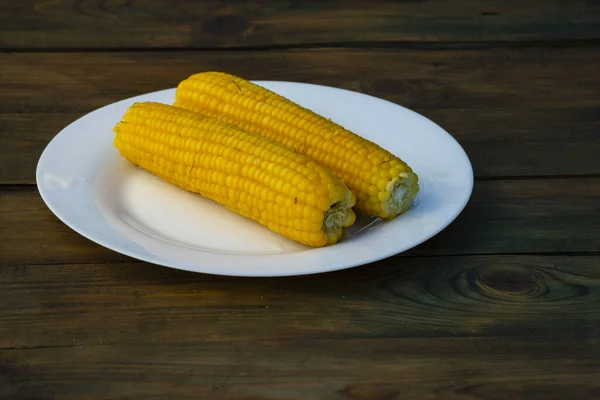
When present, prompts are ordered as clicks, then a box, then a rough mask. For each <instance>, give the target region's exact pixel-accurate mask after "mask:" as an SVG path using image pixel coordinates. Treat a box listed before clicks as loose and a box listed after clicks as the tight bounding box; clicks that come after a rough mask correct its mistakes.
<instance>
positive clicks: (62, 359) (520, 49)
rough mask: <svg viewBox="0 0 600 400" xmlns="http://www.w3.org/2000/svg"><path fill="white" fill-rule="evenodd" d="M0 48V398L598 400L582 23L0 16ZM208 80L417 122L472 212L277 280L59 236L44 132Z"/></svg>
mask: <svg viewBox="0 0 600 400" xmlns="http://www.w3.org/2000/svg"><path fill="white" fill-rule="evenodd" d="M0 47H1V49H2V52H0V184H1V186H0V398H2V399H10V400H12V399H24V400H27V399H28V400H48V399H78V400H81V399H199V398H202V399H204V398H206V399H246V400H250V399H270V400H275V399H281V400H290V399H324V400H338V399H340V400H341V399H349V400H363V399H387V400H391V399H396V400H399V399H456V400H458V399H464V400H467V399H469V400H472V399H490V400H492V399H494V400H495V399H521V398H527V399H531V398H540V399H566V398H568V399H592V398H600V365H599V359H600V342H599V340H600V217H599V214H600V157H599V156H600V3H599V2H598V1H593V0H587V1H584V0H574V1H554V0H532V1H526V2H523V3H521V2H517V1H494V0H486V1H466V0H463V1H461V0H430V1H397V2H392V1H350V2H334V1H322V2H305V1H281V2H266V1H264V2H263V1H261V2H259V1H251V2H242V1H229V2H224V1H217V0H210V1H202V2H192V1H179V0H171V1H162V2H161V1H153V2H142V1H117V0H114V1H113V0H108V1H100V0H89V1H88V0H86V1H74V0H71V1H68V0H53V1H42V0H23V1H21V2H15V1H10V0H1V1H0ZM207 69H219V70H226V71H229V72H232V73H234V74H239V75H242V76H244V77H247V78H249V79H273V80H291V81H302V82H312V83H317V84H326V85H331V86H336V87H341V88H345V89H350V90H354V91H359V92H363V93H368V94H372V95H375V96H378V97H381V98H384V99H387V100H390V101H393V102H396V103H398V104H401V105H404V106H407V107H409V108H411V109H414V110H416V111H418V112H420V113H422V114H423V115H425V116H426V117H428V118H430V119H432V120H433V121H435V122H437V123H439V124H440V125H441V126H443V127H444V128H446V129H447V130H448V131H449V132H451V133H452V134H453V135H454V137H456V139H457V140H458V141H459V142H460V143H461V145H462V146H464V148H465V149H466V151H467V153H468V154H469V156H470V158H471V161H472V163H473V166H474V170H475V174H476V182H475V188H474V193H473V196H472V199H471V201H470V203H469V205H468V206H467V208H466V209H465V211H464V213H463V214H462V215H461V216H460V217H459V218H458V219H457V220H456V221H455V222H454V223H453V224H452V225H451V226H450V227H449V228H447V229H446V230H445V231H444V232H442V233H441V234H440V235H438V236H437V237H435V238H433V239H431V240H430V241H428V242H427V243H425V244H423V245H421V246H419V247H417V248H415V249H413V250H411V251H409V252H407V253H404V254H401V255H399V256H396V257H392V258H389V259H387V260H384V261H381V262H377V263H374V264H371V265H366V266H363V267H358V268H353V269H350V270H346V271H340V272H335V273H327V274H321V275H315V276H305V277H294V278H278V279H238V278H229V277H217V276H208V275H203V274H193V273H187V272H183V271H178V270H173V269H169V268H164V267H159V266H156V265H150V264H146V263H142V262H138V261H136V260H133V259H129V258H126V257H123V256H121V255H119V254H117V253H114V252H111V251H109V250H107V249H105V248H103V247H100V246H98V245H96V244H94V243H92V242H90V241H88V240H87V239H84V238H83V237H81V236H79V235H77V234H76V233H74V232H73V231H71V230H70V229H69V228H67V227H66V226H65V225H64V224H62V223H61V222H60V221H59V220H58V219H57V218H56V217H54V215H53V214H52V213H51V212H50V211H49V210H48V209H47V208H46V206H45V205H44V203H43V202H42V200H41V199H40V196H39V194H38V192H37V190H36V187H35V167H36V163H37V159H38V157H39V155H40V153H41V151H42V150H43V148H44V146H45V145H46V144H47V143H48V141H49V140H50V139H51V138H52V137H53V136H54V135H55V134H56V133H57V132H58V131H59V130H60V129H62V128H63V127H64V126H66V125H67V124H69V123H70V122H71V121H73V120H74V119H76V118H78V117H80V116H82V115H84V114H85V113H87V112H89V111H92V110H94V109H95V108H97V107H101V106H104V105H106V104H109V103H111V102H114V101H117V100H121V99H124V98H127V97H130V96H134V95H138V94H142V93H146V92H150V91H154V90H159V89H164V88H169V87H173V86H175V85H176V83H177V82H178V81H179V80H180V79H181V78H182V77H184V76H186V75H189V74H191V73H194V72H198V71H202V70H207ZM282 268H284V266H282Z"/></svg>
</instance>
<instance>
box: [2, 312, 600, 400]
mask: <svg viewBox="0 0 600 400" xmlns="http://www.w3.org/2000/svg"><path fill="white" fill-rule="evenodd" d="M213 323H214V322H213ZM243 327H244V324H240V329H243ZM599 348H600V346H598V341H597V340H595V339H590V340H565V339H562V340H560V341H559V342H555V341H552V340H543V341H540V340H537V339H531V338H526V337H525V338H518V339H514V340H504V339H503V338H496V337H486V338H455V339H446V340H440V339H388V340H371V339H348V340H333V341H332V340H329V339H308V340H305V339H302V338H297V339H296V340H274V341H266V342H265V341H252V342H250V343H240V342H222V343H200V344H188V343H181V344H178V345H174V346H161V345H156V344H150V345H142V344H137V343H134V344H131V345H114V344H107V345H94V346H76V347H68V348H45V349H44V348H42V349H30V350H25V351H10V352H6V351H4V352H0V357H3V358H4V360H5V361H4V365H3V375H0V395H4V396H3V398H4V399H6V400H21V399H36V400H38V399H39V400H42V399H54V400H63V399H64V400H71V399H72V400H75V399H77V400H87V399H90V400H91V399H93V400H98V399H136V400H137V399H139V400H158V399H190V400H191V399H194V400H195V399H228V400H232V399H239V400H250V399H269V400H304V399H325V400H348V399H351V400H372V399H390V400H400V399H402V400H422V399H448V400H467V399H482V400H483V399H485V400H508V399H549V400H559V399H566V398H568V399H575V400H588V399H593V398H597V396H598V379H599V378H600V372H599V370H598V368H597V364H598V357H599V356H600V351H599ZM2 383H4V384H2Z"/></svg>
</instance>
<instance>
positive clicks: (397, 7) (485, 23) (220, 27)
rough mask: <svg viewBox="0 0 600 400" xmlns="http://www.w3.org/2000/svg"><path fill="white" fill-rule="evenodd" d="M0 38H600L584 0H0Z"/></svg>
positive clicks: (109, 42)
mask: <svg viewBox="0 0 600 400" xmlns="http://www.w3.org/2000/svg"><path fill="white" fill-rule="evenodd" d="M0 10H1V11H0V47H2V48H5V49H15V48H20V49H23V48H36V49H40V48H41V49H44V48H100V49H106V48H132V47H139V48H161V47H162V48H164V47H168V48H173V47H175V48H177V47H179V48H181V47H204V48H205V47H231V46H237V47H250V46H272V45H277V46H282V45H299V44H305V43H312V44H319V43H332V42H343V43H357V42H358V43H360V42H433V43H439V42H447V41H450V42H478V41H539V40H565V39H566V40H576V39H590V38H599V37H600V5H599V4H598V3H597V2H593V1H586V0H575V1H566V0H552V1H544V0H532V1H528V2H526V3H523V2H518V1H516V0H511V1H501V0H486V1H468V0H452V1H448V0H430V1H427V2H423V1H401V2H400V1H398V2H391V1H376V2H374V1H352V2H344V3H343V4H341V3H339V2H335V1H319V2H306V1H277V2H262V1H250V2H248V1H241V0H234V1H228V2H226V3H224V2H222V1H217V0H209V1H202V2H181V1H177V0H169V1H154V2H141V1H140V2H136V1H100V0H91V1H85V2H76V1H72V0H53V1H46V0H23V1H19V2H14V1H10V0H2V1H1V2H0Z"/></svg>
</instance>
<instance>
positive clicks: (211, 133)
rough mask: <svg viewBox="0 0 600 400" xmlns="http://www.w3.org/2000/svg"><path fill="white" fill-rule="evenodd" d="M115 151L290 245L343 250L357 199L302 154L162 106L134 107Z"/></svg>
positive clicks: (119, 127)
mask: <svg viewBox="0 0 600 400" xmlns="http://www.w3.org/2000/svg"><path fill="white" fill-rule="evenodd" d="M114 132H115V137H114V145H115V147H116V148H117V149H118V151H119V153H120V154H121V156H123V157H124V158H125V159H127V160H128V161H130V162H131V163H132V164H134V165H137V166H139V167H140V168H143V169H145V170H147V171H149V172H150V173H152V174H154V175H156V176H159V177H161V178H162V179H164V180H165V181H167V182H170V183H171V184H173V185H176V186H178V187H179V188H181V189H183V190H187V191H190V192H193V193H197V194H200V195H202V196H204V197H206V198H209V199H211V200H213V201H215V202H217V203H219V204H221V205H223V206H225V207H227V208H229V209H231V210H232V211H234V212H236V213H238V214H240V215H242V216H244V217H247V218H250V219H252V220H254V221H256V222H258V223H260V224H262V225H264V226H266V227H268V228H269V229H271V230H273V231H275V232H277V233H279V234H281V235H284V236H285V237H287V238H288V239H291V240H294V241H297V242H300V243H303V244H306V245H309V246H313V247H321V246H326V245H332V244H335V243H337V242H338V241H339V240H340V238H342V236H343V234H344V231H345V228H347V227H349V226H351V225H352V224H353V223H354V221H355V219H356V216H355V214H354V212H353V210H352V207H353V206H354V205H355V203H356V197H355V196H354V194H353V193H352V192H351V191H350V190H349V189H348V187H347V186H346V185H345V184H344V183H343V181H342V180H341V179H340V178H339V177H338V176H337V175H336V174H334V173H333V172H332V171H331V170H330V169H328V168H327V167H325V166H322V165H320V164H319V163H317V162H315V161H314V160H313V159H312V158H310V157H309V156H307V155H306V154H302V153H301V152H297V151H294V150H293V149H291V148H289V147H287V146H285V145H283V144H281V143H277V142H276V141H273V140H270V139H268V138H265V137H263V136H260V135H257V134H255V133H251V132H248V131H246V130H244V129H242V128H241V127H239V126H236V125H234V124H230V123H227V122H225V121H223V120H220V119H217V118H214V117H213V116H209V115H206V114H203V113H199V112H194V111H190V110H187V109H183V108H180V107H176V106H172V105H166V104H160V103H155V102H143V103H136V104H134V105H133V106H131V107H129V108H128V109H127V111H126V112H125V114H124V116H123V117H122V119H121V120H120V121H119V122H118V123H117V125H116V126H115V127H114Z"/></svg>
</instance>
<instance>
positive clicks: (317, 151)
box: [175, 72, 419, 218]
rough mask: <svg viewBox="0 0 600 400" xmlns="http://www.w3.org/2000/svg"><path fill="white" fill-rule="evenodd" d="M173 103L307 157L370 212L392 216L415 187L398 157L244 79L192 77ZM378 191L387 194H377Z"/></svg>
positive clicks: (410, 198) (415, 181) (404, 207)
mask: <svg viewBox="0 0 600 400" xmlns="http://www.w3.org/2000/svg"><path fill="white" fill-rule="evenodd" d="M175 105H176V106H179V107H182V108H186V109H189V110H193V111H197V112H201V113H203V114H206V115H209V116H213V117H215V118H218V119H220V120H223V121H225V122H228V123H231V124H234V125H237V126H239V127H240V128H242V129H244V130H246V131H248V132H250V133H254V134H258V135H261V136H264V137H266V138H269V139H271V140H274V141H276V142H278V143H281V144H283V145H285V146H288V147H290V148H292V149H293V150H294V151H295V152H297V153H301V154H305V155H308V156H310V157H311V158H312V159H314V160H315V161H317V162H318V163H320V164H322V165H323V166H325V167H328V168H330V169H331V170H332V171H333V172H334V173H335V174H337V175H338V176H339V177H340V178H342V179H343V181H344V182H345V183H346V185H348V187H349V188H350V190H351V191H352V192H353V193H354V194H355V195H356V197H357V202H356V208H357V209H358V210H361V211H363V212H364V213H366V214H368V215H373V216H379V217H382V218H394V217H396V216H397V215H399V214H401V213H403V212H405V211H406V210H407V209H408V207H409V206H410V204H411V203H412V202H413V200H414V199H415V197H416V196H417V193H418V191H419V183H418V177H417V175H416V174H415V173H414V172H413V171H412V170H411V168H410V167H409V166H408V165H407V164H406V163H405V162H404V161H402V160H401V159H400V158H398V157H397V156H395V155H393V154H392V153H390V152H389V151H387V150H385V149H383V148H381V147H380V146H378V145H377V144H375V143H373V142H370V141H368V140H366V139H364V138H362V137H360V136H359V135H357V134H355V133H353V132H350V131H348V130H346V129H344V128H343V127H341V126H340V125H338V124H336V123H334V122H332V121H331V120H329V119H326V118H324V117H322V116H320V115H318V114H316V113H314V112H312V111H311V110H308V109H306V108H304V107H301V106H299V105H297V104H295V103H293V102H292V101H290V100H288V99H286V98H284V97H282V96H279V95H277V94H276V93H273V92H271V91H269V90H267V89H264V88H262V87H260V86H258V85H256V84H253V83H251V82H249V81H247V80H244V79H242V78H239V77H236V76H233V75H230V74H226V73H222V72H203V73H199V74H195V75H192V76H190V77H189V78H187V79H185V80H184V81H182V82H180V84H179V85H178V87H177V91H176V95H175ZM299 187H300V188H302V185H301V186H299ZM371 188H373V189H371ZM382 191H385V192H387V193H388V194H389V196H383V195H382V196H380V193H381V192H382ZM380 198H381V199H383V200H380ZM311 204H313V203H311Z"/></svg>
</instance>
